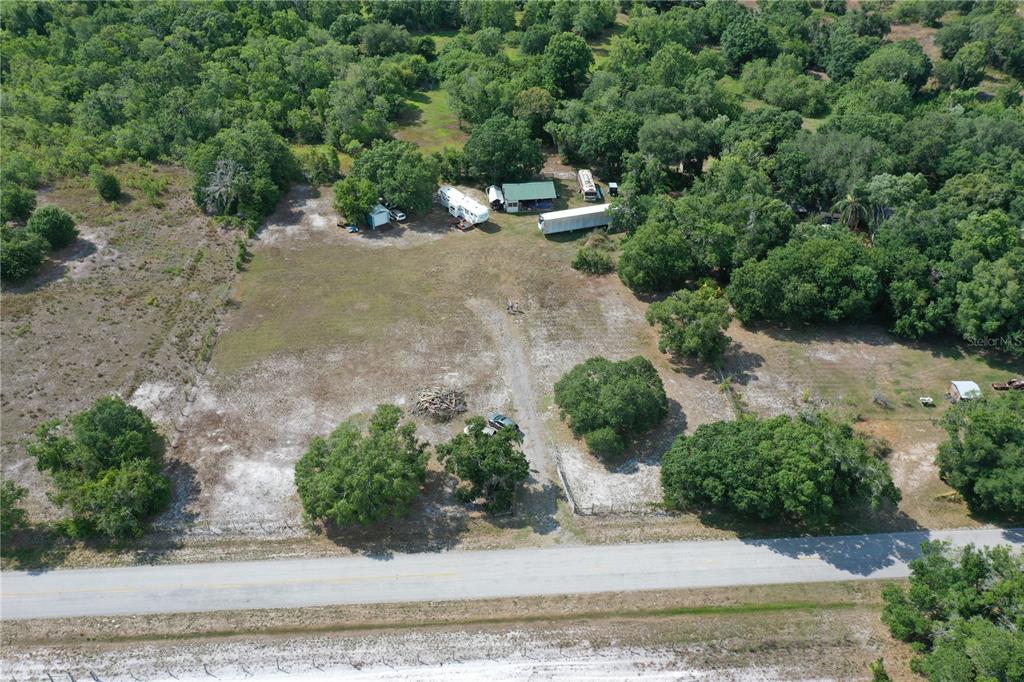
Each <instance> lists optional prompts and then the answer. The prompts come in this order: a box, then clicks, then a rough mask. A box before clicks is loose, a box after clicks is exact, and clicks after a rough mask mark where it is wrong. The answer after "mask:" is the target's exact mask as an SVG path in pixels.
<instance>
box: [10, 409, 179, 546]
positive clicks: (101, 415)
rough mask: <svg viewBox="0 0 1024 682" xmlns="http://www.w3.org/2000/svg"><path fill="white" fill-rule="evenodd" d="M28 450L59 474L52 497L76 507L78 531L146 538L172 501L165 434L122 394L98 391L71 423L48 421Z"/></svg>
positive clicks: (71, 524)
mask: <svg viewBox="0 0 1024 682" xmlns="http://www.w3.org/2000/svg"><path fill="white" fill-rule="evenodd" d="M28 450H29V454H31V455H33V456H34V457H35V458H36V466H37V467H38V468H39V470H40V471H49V472H50V473H51V474H52V475H53V480H54V485H55V487H56V489H57V492H56V493H55V494H54V495H52V498H53V500H54V502H55V503H57V504H58V505H64V506H66V507H67V508H68V509H69V510H70V512H71V518H70V519H69V521H68V522H67V526H68V529H69V531H70V533H71V534H72V535H73V536H75V537H86V536H90V535H97V534H101V535H106V536H108V537H110V538H114V539H124V538H129V537H139V536H140V535H142V532H143V530H144V528H145V521H146V519H147V518H149V517H151V516H153V515H154V514H156V513H158V512H160V511H162V510H163V509H164V508H166V507H167V505H168V503H169V502H170V499H171V483H170V480H169V479H168V478H167V476H165V475H164V474H163V472H162V466H163V460H162V457H163V451H162V440H161V438H160V436H159V434H157V432H156V428H155V427H154V425H153V422H152V421H150V419H149V417H147V416H146V415H145V414H144V413H143V412H142V411H141V410H139V409H138V408H137V407H134V406H132V405H129V404H127V403H126V402H124V401H123V400H121V399H120V398H117V397H112V396H107V397H103V398H99V399H98V400H96V402H94V403H93V405H92V407H90V408H89V409H88V410H85V411H84V412H80V413H79V414H76V415H74V416H72V417H71V418H70V419H69V420H68V422H67V425H66V426H65V427H61V425H60V423H59V422H58V421H56V420H54V421H49V422H46V423H45V424H42V425H41V426H40V427H39V428H38V429H37V431H36V439H35V441H34V442H32V443H31V444H30V445H29V447H28Z"/></svg>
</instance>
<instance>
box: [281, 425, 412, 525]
mask: <svg viewBox="0 0 1024 682" xmlns="http://www.w3.org/2000/svg"><path fill="white" fill-rule="evenodd" d="M401 416H402V411H401V410H400V409H399V408H398V407H396V406H394V405H381V406H379V407H378V408H377V410H376V411H375V412H374V414H373V417H372V418H371V419H370V426H369V431H368V433H367V434H366V435H363V434H362V433H361V432H360V431H359V429H357V428H356V427H355V426H353V425H352V424H350V423H347V422H346V423H342V424H341V425H340V426H338V428H336V429H335V430H334V431H333V432H332V433H331V435H330V436H328V437H327V438H326V439H324V438H320V437H319V436H318V437H316V438H314V439H313V441H312V442H311V443H310V444H309V450H307V451H306V454H304V455H303V456H302V457H301V458H300V459H299V461H298V462H297V463H296V465H295V485H296V487H297V488H298V491H299V498H300V499H301V500H302V506H303V509H305V512H306V514H307V516H308V517H309V518H310V519H313V520H316V521H330V522H332V523H336V524H338V525H339V526H348V525H353V524H359V525H364V526H365V525H369V524H372V523H375V522H377V521H382V520H384V519H389V518H397V517H399V516H402V515H403V514H406V513H408V512H409V510H410V508H411V507H412V503H413V501H414V500H415V499H416V497H417V495H419V492H420V488H421V487H422V485H423V482H424V480H425V479H426V475H427V458H428V454H427V451H426V444H425V443H421V442H419V441H418V440H416V426H415V425H414V424H403V425H401V426H399V421H400V419H401Z"/></svg>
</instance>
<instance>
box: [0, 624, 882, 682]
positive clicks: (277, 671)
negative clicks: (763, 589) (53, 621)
mask: <svg viewBox="0 0 1024 682" xmlns="http://www.w3.org/2000/svg"><path fill="white" fill-rule="evenodd" d="M800 615H802V616H804V617H805V618H806V619H807V620H808V621H810V622H812V623H814V624H815V625H816V626H818V627H822V626H827V625H831V626H832V627H834V628H836V630H838V632H834V633H833V634H832V635H826V636H824V637H820V640H819V641H818V642H815V643H813V644H812V643H811V642H810V641H809V640H808V639H805V637H809V634H810V633H809V632H807V630H806V628H805V626H803V625H801V624H800V623H798V622H796V621H795V619H794V618H792V617H790V616H788V615H783V616H782V617H781V618H779V619H777V621H776V631H775V634H774V637H773V638H772V639H771V640H770V641H769V642H766V646H763V647H762V648H761V649H760V650H758V651H756V652H752V651H750V650H749V649H748V648H747V646H749V645H748V644H747V643H744V642H742V641H740V640H738V639H736V638H738V637H742V636H744V635H745V634H749V633H750V632H751V631H752V628H753V627H756V626H757V625H758V624H762V625H763V624H765V623H764V621H761V620H759V619H746V618H741V619H740V621H741V622H730V623H719V626H720V627H721V630H720V631H719V634H717V635H714V634H712V633H710V632H708V631H707V629H706V628H705V626H704V625H702V624H700V623H698V622H696V621H695V620H693V619H683V620H669V621H667V622H648V621H626V622H623V623H621V624H616V623H599V624H581V625H576V626H571V627H545V626H523V627H513V628H511V629H495V628H485V629H472V630H464V629H454V630H424V631H412V632H401V631H397V632H385V633H371V634H365V635H348V636H337V635H324V636H311V637H310V636H307V637H287V638H282V637H258V638H241V639H228V640H221V641H212V642H204V641H199V642H186V643H177V642H167V643H150V642H145V643H136V644H126V645H116V646H97V647H90V646H66V647H32V648H27V649H22V650H19V651H17V652H12V651H7V652H5V659H6V660H5V665H4V671H5V673H6V674H7V675H9V676H10V677H11V678H13V679H14V680H17V681H18V682H21V681H22V680H40V681H45V680H47V679H48V678H47V674H51V675H53V677H54V679H57V678H58V677H59V676H65V675H67V674H71V675H72V676H73V677H74V679H91V677H90V675H95V676H96V678H98V679H102V680H172V679H176V680H199V679H210V678H211V677H213V678H216V679H228V680H239V679H259V680H281V681H282V682H283V681H286V680H296V679H298V680H327V679H339V678H344V679H357V680H422V679H427V680H435V679H436V680H441V679H457V680H479V679H492V678H493V679H497V680H513V679H539V680H581V679H588V680H590V679H614V680H634V679H635V680H726V681H732V682H754V681H757V682H761V681H767V680H839V679H859V678H860V677H861V676H862V672H863V669H864V666H865V663H864V662H863V661H864V660H865V658H866V657H867V656H868V655H871V654H872V653H873V652H874V651H875V650H877V648H878V642H877V641H871V639H869V638H868V637H865V636H864V634H863V633H864V631H865V630H864V629H865V628H867V629H871V625H870V624H869V621H870V619H871V618H872V617H873V615H874V614H873V613H872V612H867V611H865V612H853V613H850V614H842V615H841V616H839V617H840V618H841V619H842V622H839V623H837V622H836V621H835V617H834V616H833V614H825V615H813V614H808V613H806V612H804V613H801V614H800ZM850 616H853V617H852V618H851V617H850ZM743 621H746V622H743ZM837 626H839V627H837ZM697 636H701V637H704V636H707V637H708V638H707V639H706V640H705V641H694V640H691V638H693V637H697ZM858 637H860V638H861V641H856V640H857V638H858ZM844 639H845V641H844ZM844 652H845V655H844Z"/></svg>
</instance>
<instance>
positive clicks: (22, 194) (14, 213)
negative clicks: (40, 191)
mask: <svg viewBox="0 0 1024 682" xmlns="http://www.w3.org/2000/svg"><path fill="white" fill-rule="evenodd" d="M35 207H36V193H35V192H33V191H32V190H30V189H29V188H27V187H22V186H21V185H17V184H15V183H13V182H4V183H3V185H2V186H0V225H2V224H4V223H7V222H9V221H12V220H14V221H18V222H22V221H25V220H28V217H29V216H30V215H32V211H33V210H35Z"/></svg>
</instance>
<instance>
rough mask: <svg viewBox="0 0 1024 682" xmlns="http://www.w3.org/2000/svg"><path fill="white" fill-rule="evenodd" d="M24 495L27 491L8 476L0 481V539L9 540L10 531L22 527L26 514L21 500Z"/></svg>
mask: <svg viewBox="0 0 1024 682" xmlns="http://www.w3.org/2000/svg"><path fill="white" fill-rule="evenodd" d="M26 495H28V491H27V490H26V489H25V488H23V487H21V486H20V485H18V484H17V483H15V482H14V481H12V480H10V479H9V478H5V479H4V480H3V481H0V536H2V538H0V539H2V540H5V541H6V540H9V539H10V534H11V533H13V532H14V531H17V530H20V529H22V528H24V526H25V521H26V520H27V518H28V515H27V514H26V513H25V510H24V509H23V508H22V507H21V501H22V500H24V499H25V496H26Z"/></svg>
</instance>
